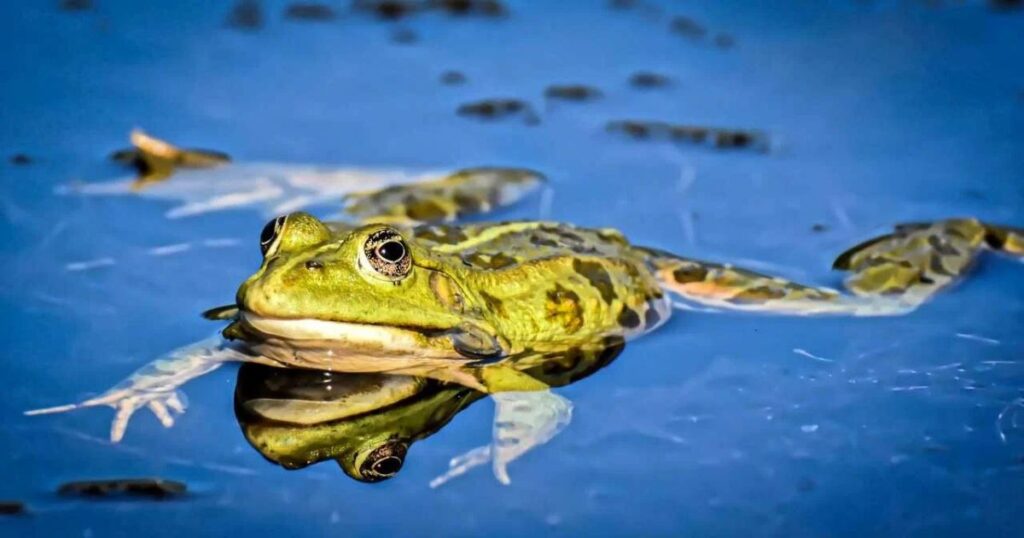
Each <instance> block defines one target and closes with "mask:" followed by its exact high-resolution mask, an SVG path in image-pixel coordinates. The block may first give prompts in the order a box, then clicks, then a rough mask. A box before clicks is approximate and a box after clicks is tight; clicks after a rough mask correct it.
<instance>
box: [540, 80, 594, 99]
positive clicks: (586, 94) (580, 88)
mask: <svg viewBox="0 0 1024 538" xmlns="http://www.w3.org/2000/svg"><path fill="white" fill-rule="evenodd" d="M544 96H545V97H547V98H549V99H562V100H565V101H591V100H593V99H597V98H599V97H601V90H598V89H597V88H594V87H592V86H585V85H583V84H565V85H552V86H548V88H547V89H546V90H544Z"/></svg>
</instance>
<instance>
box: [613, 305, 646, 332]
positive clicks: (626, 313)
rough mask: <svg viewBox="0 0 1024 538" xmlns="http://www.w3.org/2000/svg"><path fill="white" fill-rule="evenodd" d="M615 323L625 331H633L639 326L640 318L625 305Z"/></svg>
mask: <svg viewBox="0 0 1024 538" xmlns="http://www.w3.org/2000/svg"><path fill="white" fill-rule="evenodd" d="M617 321H618V322H619V325H621V326H623V327H625V328H627V329H635V328H637V327H639V326H640V316H638V315H637V313H636V312H635V311H633V309H631V308H629V307H628V306H626V305H622V312H619V317H618V319H617Z"/></svg>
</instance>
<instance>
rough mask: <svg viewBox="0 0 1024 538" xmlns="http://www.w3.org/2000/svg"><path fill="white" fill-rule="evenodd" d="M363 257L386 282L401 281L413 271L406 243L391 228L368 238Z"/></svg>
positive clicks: (379, 231) (364, 245) (374, 233)
mask: <svg viewBox="0 0 1024 538" xmlns="http://www.w3.org/2000/svg"><path fill="white" fill-rule="evenodd" d="M363 256H364V257H365V258H366V262H367V263H368V264H369V265H370V267H371V268H372V269H373V271H374V272H375V273H377V274H378V275H380V276H382V277H384V278H385V279H386V280H392V281H396V280H399V279H401V278H402V277H404V276H405V275H407V274H409V270H410V269H412V257H411V256H410V255H409V249H408V247H406V246H405V241H403V240H402V236H401V235H399V233H398V232H396V231H395V230H392V229H389V228H385V229H383V230H378V231H376V232H373V233H372V234H370V236H369V237H367V238H366V243H364V244H363Z"/></svg>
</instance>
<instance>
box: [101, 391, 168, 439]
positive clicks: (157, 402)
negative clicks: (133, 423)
mask: <svg viewBox="0 0 1024 538" xmlns="http://www.w3.org/2000/svg"><path fill="white" fill-rule="evenodd" d="M108 405H110V406H111V407H113V408H114V409H115V411H116V413H115V414H114V421H113V422H112V423H111V425H110V442H112V443H118V442H120V441H121V440H122V439H124V434H125V430H127V429H128V422H129V421H130V420H131V418H132V415H134V414H135V412H136V411H138V410H139V409H142V408H143V407H147V408H149V410H150V411H152V412H153V415H154V416H156V418H157V420H159V421H160V424H161V425H163V427H165V428H170V427H171V426H174V416H173V415H172V414H171V411H174V412H177V413H178V414H181V413H183V412H184V411H185V404H184V402H183V399H182V395H181V394H180V393H179V392H178V391H171V392H149V393H139V394H131V395H128V396H125V397H123V398H120V399H118V400H116V401H113V402H109V403H108Z"/></svg>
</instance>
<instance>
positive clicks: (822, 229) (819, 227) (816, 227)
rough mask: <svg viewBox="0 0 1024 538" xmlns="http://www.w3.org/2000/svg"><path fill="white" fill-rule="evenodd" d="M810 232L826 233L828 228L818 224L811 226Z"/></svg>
mask: <svg viewBox="0 0 1024 538" xmlns="http://www.w3.org/2000/svg"><path fill="white" fill-rule="evenodd" d="M811 231H812V232H815V233H821V232H827V231H828V226H825V225H824V224H821V223H820V222H818V223H815V224H814V225H813V226H811Z"/></svg>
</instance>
